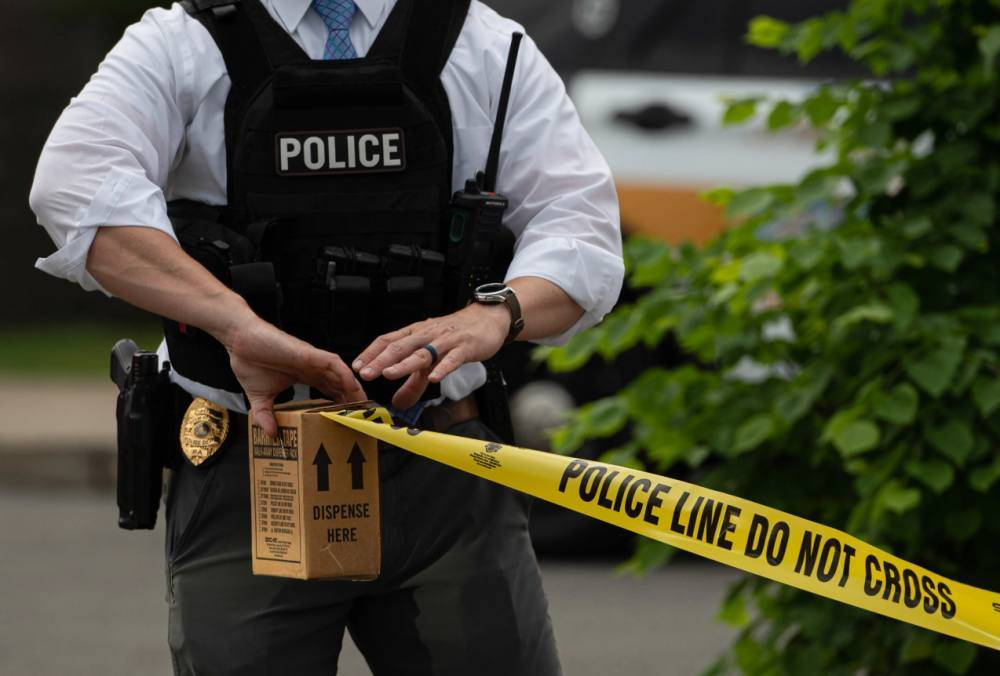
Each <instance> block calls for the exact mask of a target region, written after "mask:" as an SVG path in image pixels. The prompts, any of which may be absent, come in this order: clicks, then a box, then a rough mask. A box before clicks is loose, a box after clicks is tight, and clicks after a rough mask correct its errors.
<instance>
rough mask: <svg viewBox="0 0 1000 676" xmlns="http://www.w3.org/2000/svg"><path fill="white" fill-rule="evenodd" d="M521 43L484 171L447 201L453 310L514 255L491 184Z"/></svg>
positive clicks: (514, 44) (507, 75)
mask: <svg viewBox="0 0 1000 676" xmlns="http://www.w3.org/2000/svg"><path fill="white" fill-rule="evenodd" d="M523 37H524V35H523V34H521V33H514V34H513V35H512V36H511V42H510V51H509V52H508V53H507V67H506V70H505V71H504V77H503V86H502V88H501V89H500V99H499V101H498V104H497V118H496V122H495V123H494V125H493V136H492V137H491V139H490V151H489V155H488V156H487V158H486V171H485V172H483V171H480V172H476V176H475V178H470V179H469V180H467V181H466V182H465V188H464V189H463V190H460V191H458V192H456V193H455V194H454V195H452V198H451V221H450V223H449V226H448V242H447V248H446V251H447V266H448V268H449V269H450V270H454V271H457V277H458V278H457V279H454V280H451V281H452V282H453V283H452V284H450V285H449V289H450V292H451V293H454V294H455V296H454V297H453V298H452V299H451V303H450V304H451V306H452V307H458V308H460V307H463V306H464V305H465V304H466V303H468V302H469V301H470V300H472V292H473V291H474V290H475V288H476V287H477V286H479V285H480V284H486V283H488V282H497V281H500V280H502V279H503V277H504V275H505V274H506V272H507V267H508V266H509V265H510V261H511V258H512V257H513V255H514V234H513V233H512V232H511V231H510V230H508V229H507V228H505V227H503V215H504V213H505V212H506V211H507V206H508V204H509V202H508V200H507V198H506V197H505V196H504V195H502V194H500V193H498V192H497V191H496V184H497V168H498V166H499V164H500V142H501V140H502V139H503V128H504V123H505V122H506V120H507V106H508V103H509V102H510V89H511V84H512V83H513V81H514V67H515V65H516V64H517V52H518V50H519V49H520V46H521V39H522V38H523Z"/></svg>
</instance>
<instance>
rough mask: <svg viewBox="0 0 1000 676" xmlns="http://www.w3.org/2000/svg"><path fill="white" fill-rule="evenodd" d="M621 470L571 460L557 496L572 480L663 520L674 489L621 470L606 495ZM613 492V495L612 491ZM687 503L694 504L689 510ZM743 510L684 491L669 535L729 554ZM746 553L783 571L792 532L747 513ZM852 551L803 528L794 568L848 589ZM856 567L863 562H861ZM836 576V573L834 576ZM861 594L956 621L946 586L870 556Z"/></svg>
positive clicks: (584, 494)
mask: <svg viewBox="0 0 1000 676" xmlns="http://www.w3.org/2000/svg"><path fill="white" fill-rule="evenodd" d="M621 471H622V470H618V469H611V470H610V471H609V470H608V468H607V467H605V466H604V465H597V464H595V465H591V464H590V463H588V462H586V461H584V460H573V461H572V462H570V463H569V464H568V465H566V469H565V471H564V472H563V475H562V479H561V480H560V482H559V492H561V493H565V492H566V490H567V487H568V484H569V482H570V481H571V480H575V481H576V482H577V492H578V494H579V497H580V499H581V500H582V501H584V502H594V501H595V500H596V504H597V505H598V506H599V507H603V508H605V509H609V510H612V511H615V512H624V514H625V515H626V516H628V517H630V518H633V519H634V518H638V517H640V516H641V517H642V519H643V521H645V522H646V523H649V524H650V525H653V526H659V525H660V515H659V514H657V513H654V510H661V509H662V507H663V496H664V495H665V494H667V493H669V492H670V491H671V488H672V487H671V486H670V485H669V484H667V483H662V482H655V483H654V482H653V481H652V480H651V479H649V478H646V477H641V478H637V477H636V476H635V475H632V474H628V473H626V474H625V476H624V477H623V478H622V480H621V482H619V483H618V486H617V487H616V488H615V489H614V490H610V489H611V487H612V484H613V483H614V481H615V479H616V477H618V475H619V474H620V473H621ZM609 491H610V494H609ZM689 500H691V504H690V505H687V503H688V501H689ZM741 512H742V509H741V508H740V507H737V506H735V505H731V504H725V503H724V502H722V501H719V500H715V499H713V498H709V497H705V496H703V495H699V496H697V497H694V499H693V500H692V495H691V492H689V491H683V492H681V494H680V496H679V497H678V498H677V502H676V505H675V507H674V509H673V510H672V512H671V514H670V523H669V529H670V531H672V532H674V533H677V534H678V535H682V536H685V537H688V538H694V539H696V540H699V541H701V542H705V543H706V544H710V545H715V546H716V547H720V548H722V549H725V550H732V549H733V542H732V540H731V539H730V537H731V534H732V533H734V532H735V531H736V527H737V519H739V518H740V516H741ZM750 516H751V520H750V527H749V531H748V532H747V538H746V543H745V546H744V547H743V552H742V553H743V555H744V556H746V557H748V558H750V559H758V558H760V557H761V555H764V559H765V560H766V561H767V563H768V565H770V566H773V567H779V566H782V564H784V562H785V555H786V553H787V552H788V543H789V539H790V538H791V532H792V528H791V526H790V524H789V523H788V522H787V521H784V520H775V522H774V524H773V525H772V524H771V522H770V520H769V519H768V518H767V517H766V516H764V515H762V514H752V515H750ZM855 554H857V548H855V547H853V546H851V545H850V544H848V543H846V542H843V543H842V542H841V541H840V540H839V539H838V538H836V537H827V538H826V539H824V538H823V536H822V534H820V533H816V532H813V531H811V530H808V529H806V530H804V531H803V532H802V536H801V539H800V544H799V548H798V554H797V555H796V557H795V566H794V569H793V570H794V571H795V573H797V574H799V575H803V576H806V577H812V576H815V579H817V580H818V581H820V582H824V583H826V582H830V581H831V580H833V579H834V577H837V581H836V584H837V586H838V587H844V586H846V585H847V582H848V580H849V579H850V578H851V571H852V568H851V566H852V563H853V560H854V556H855ZM859 563H860V562H859ZM838 573H839V576H838ZM864 575H865V577H864V592H865V594H867V595H868V596H873V597H876V596H877V597H881V598H882V600H884V601H890V602H891V603H897V604H898V603H902V604H904V605H905V606H906V607H907V608H917V607H921V608H922V609H923V611H924V612H925V613H927V614H934V613H936V612H939V613H940V614H941V616H942V617H943V618H945V619H951V618H952V617H954V616H955V602H954V600H953V599H952V591H951V588H950V587H949V586H948V584H947V582H945V581H943V580H937V581H936V580H934V579H933V578H931V577H930V576H929V575H918V574H917V573H916V572H914V571H913V570H910V569H909V568H903V569H902V570H900V567H898V566H896V565H895V564H894V563H892V562H891V561H883V560H880V559H879V557H878V556H876V555H874V554H867V555H866V556H865V558H864Z"/></svg>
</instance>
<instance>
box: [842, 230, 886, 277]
mask: <svg viewBox="0 0 1000 676" xmlns="http://www.w3.org/2000/svg"><path fill="white" fill-rule="evenodd" d="M837 245H838V247H839V248H840V255H841V262H842V263H843V265H844V267H845V268H847V269H848V270H854V269H856V268H857V267H859V266H860V265H861V264H862V263H864V262H865V261H868V260H870V259H872V258H875V257H876V256H878V255H879V253H881V251H882V245H881V243H880V242H879V240H877V239H875V238H874V237H851V238H848V239H839V240H837Z"/></svg>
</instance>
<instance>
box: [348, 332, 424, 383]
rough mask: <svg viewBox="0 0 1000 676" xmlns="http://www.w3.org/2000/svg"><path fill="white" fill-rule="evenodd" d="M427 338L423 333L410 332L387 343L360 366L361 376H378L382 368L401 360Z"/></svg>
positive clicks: (364, 377)
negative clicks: (372, 357) (373, 356)
mask: <svg viewBox="0 0 1000 676" xmlns="http://www.w3.org/2000/svg"><path fill="white" fill-rule="evenodd" d="M428 340H429V339H428V337H427V336H426V335H424V334H419V335H417V334H410V335H408V336H403V337H402V338H399V339H398V340H395V341H393V342H391V343H389V344H388V345H386V346H385V348H384V349H383V350H382V351H381V352H380V353H379V354H378V356H376V357H375V358H374V359H372V360H371V361H370V362H368V363H367V364H365V365H364V366H363V367H362V368H361V377H362V378H363V379H365V380H373V379H374V378H378V377H379V376H380V375H382V371H383V370H384V369H386V368H387V367H389V366H393V365H395V364H398V363H399V362H401V361H403V360H404V359H406V358H407V357H409V356H410V355H411V354H413V353H414V352H415V351H416V350H417V349H418V348H420V346H421V345H424V344H426V343H427V342H428ZM397 377H398V376H397Z"/></svg>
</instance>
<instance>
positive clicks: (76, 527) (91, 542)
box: [0, 488, 735, 676]
mask: <svg viewBox="0 0 1000 676" xmlns="http://www.w3.org/2000/svg"><path fill="white" fill-rule="evenodd" d="M0 514H2V515H3V523H4V529H3V535H2V537H0V599H2V606H0V607H2V610H0V674H4V675H5V676H22V675H23V676H39V675H42V676H45V675H48V674H53V675H57V674H58V675H62V674H74V675H80V676H86V675H91V674H93V675H95V676H98V675H99V676H119V675H121V676H125V675H128V676H134V675H140V674H141V675H147V674H148V675H150V676H156V675H159V674H164V675H166V674H169V673H170V658H169V655H168V652H167V646H166V604H165V602H164V600H163V597H164V584H165V582H164V572H163V554H162V549H163V534H162V531H161V530H157V531H154V532H147V531H143V532H131V533H130V532H127V531H122V530H119V529H118V527H117V525H116V518H117V512H116V510H115V506H114V500H113V496H112V495H110V494H107V493H94V492H87V491H66V490H61V491H49V492H41V491H39V490H37V489H34V490H24V489H11V488H5V489H3V490H0ZM613 568H614V567H613V565H612V564H609V563H595V562H574V561H567V562H554V561H550V562H543V564H542V570H543V574H544V577H545V586H546V590H547V592H548V596H549V601H550V605H551V614H552V619H553V623H554V624H555V629H556V637H557V640H558V643H559V652H560V654H561V656H562V660H563V667H564V671H565V673H566V674H567V676H591V675H593V676H598V675H600V676H606V675H608V674H615V675H619V674H623V675H627V674H644V675H650V674H657V675H673V674H678V675H682V676H683V675H687V674H696V673H698V672H699V671H700V670H701V669H703V668H704V667H705V666H707V665H708V664H709V663H710V662H711V661H712V660H713V659H714V657H715V656H716V655H717V654H718V652H719V651H720V650H721V649H722V648H723V647H724V646H725V645H726V644H727V642H728V640H729V639H730V638H731V636H732V634H731V631H730V630H729V629H727V628H725V627H723V626H721V625H719V624H718V623H716V622H715V621H713V619H712V618H713V617H714V614H715V612H716V609H717V608H718V604H719V601H720V599H721V598H722V595H723V593H724V590H725V587H726V585H727V584H728V582H730V581H731V580H733V579H734V577H735V575H734V573H733V572H732V571H730V570H728V569H725V568H723V567H720V566H716V565H713V564H708V563H700V562H690V561H686V562H680V563H677V564H674V565H672V566H670V567H669V568H667V569H665V570H661V571H658V572H656V573H653V574H650V575H649V576H647V577H645V578H641V579H635V578H632V577H623V576H618V575H615V574H614V570H613ZM220 631H224V628H220ZM340 673H341V674H344V675H346V676H353V675H355V674H369V673H370V672H369V671H368V670H367V668H366V667H365V665H364V660H363V659H362V658H361V656H360V654H359V653H358V652H357V650H356V649H355V648H354V646H353V645H351V644H350V640H349V639H346V640H345V645H344V653H343V655H342V657H341V662H340Z"/></svg>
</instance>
